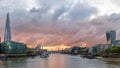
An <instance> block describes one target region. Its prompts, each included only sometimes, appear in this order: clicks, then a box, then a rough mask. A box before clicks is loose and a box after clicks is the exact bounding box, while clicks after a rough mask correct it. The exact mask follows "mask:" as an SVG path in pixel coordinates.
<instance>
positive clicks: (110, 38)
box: [106, 30, 116, 44]
mask: <svg viewBox="0 0 120 68" xmlns="http://www.w3.org/2000/svg"><path fill="white" fill-rule="evenodd" d="M106 38H107V43H108V44H114V43H115V41H116V31H115V30H110V31H107V32H106Z"/></svg>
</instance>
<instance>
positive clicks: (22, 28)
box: [0, 0, 120, 46]
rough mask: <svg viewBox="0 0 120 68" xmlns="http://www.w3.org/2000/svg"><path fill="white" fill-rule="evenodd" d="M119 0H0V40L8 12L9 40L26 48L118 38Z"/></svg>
mask: <svg viewBox="0 0 120 68" xmlns="http://www.w3.org/2000/svg"><path fill="white" fill-rule="evenodd" d="M119 6H120V0H0V37H2V40H3V38H4V29H5V20H6V14H7V12H9V13H10V26H11V31H12V40H13V41H18V42H23V43H26V44H28V45H29V46H36V45H37V44H41V45H43V46H76V45H77V46H92V45H95V44H100V43H106V37H105V32H106V31H108V30H116V32H117V39H120V30H119V29H120V8H119Z"/></svg>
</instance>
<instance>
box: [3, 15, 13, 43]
mask: <svg viewBox="0 0 120 68" xmlns="http://www.w3.org/2000/svg"><path fill="white" fill-rule="evenodd" d="M4 41H5V42H6V41H11V29H10V19H9V13H7V19H6V25H5V33H4Z"/></svg>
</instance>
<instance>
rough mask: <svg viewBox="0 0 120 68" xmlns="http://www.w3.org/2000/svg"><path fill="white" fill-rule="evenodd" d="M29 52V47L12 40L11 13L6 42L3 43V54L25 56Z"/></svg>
mask: <svg viewBox="0 0 120 68" xmlns="http://www.w3.org/2000/svg"><path fill="white" fill-rule="evenodd" d="M26 52H27V45H26V44H24V43H19V42H14V41H12V40H11V28H10V20H9V13H7V19H6V26H5V33H4V42H2V43H1V53H6V54H25V53H26Z"/></svg>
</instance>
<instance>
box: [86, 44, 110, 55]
mask: <svg viewBox="0 0 120 68" xmlns="http://www.w3.org/2000/svg"><path fill="white" fill-rule="evenodd" d="M109 47H110V45H108V44H98V45H95V46H92V47H90V48H89V49H88V52H89V53H91V54H102V53H103V52H104V51H105V50H106V49H108V48H109Z"/></svg>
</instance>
